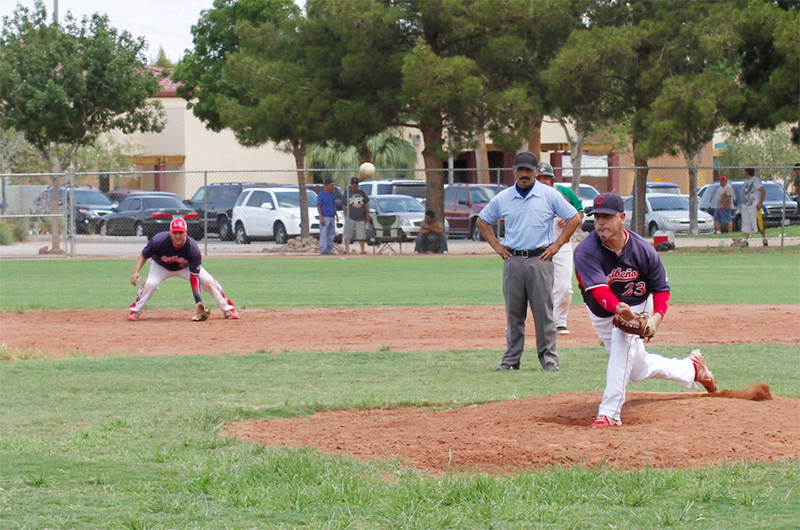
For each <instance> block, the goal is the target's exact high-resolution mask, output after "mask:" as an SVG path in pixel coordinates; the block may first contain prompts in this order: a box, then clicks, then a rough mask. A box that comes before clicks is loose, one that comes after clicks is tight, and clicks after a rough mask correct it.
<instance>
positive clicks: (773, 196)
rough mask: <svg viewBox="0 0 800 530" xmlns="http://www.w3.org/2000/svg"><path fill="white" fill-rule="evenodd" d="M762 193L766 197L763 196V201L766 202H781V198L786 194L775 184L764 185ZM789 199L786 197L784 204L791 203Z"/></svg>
mask: <svg viewBox="0 0 800 530" xmlns="http://www.w3.org/2000/svg"><path fill="white" fill-rule="evenodd" d="M764 191H765V192H766V195H765V196H764V200H766V201H778V202H781V201H783V197H784V196H785V195H786V192H785V191H784V190H783V188H781V187H780V186H778V185H777V184H764ZM791 200H792V199H791V197H786V202H789V201H791Z"/></svg>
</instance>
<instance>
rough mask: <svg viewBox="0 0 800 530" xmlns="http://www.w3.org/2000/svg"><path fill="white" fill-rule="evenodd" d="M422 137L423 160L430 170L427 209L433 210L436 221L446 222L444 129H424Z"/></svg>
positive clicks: (427, 179)
mask: <svg viewBox="0 0 800 530" xmlns="http://www.w3.org/2000/svg"><path fill="white" fill-rule="evenodd" d="M422 137H423V138H424V139H425V149H424V150H423V151H422V158H423V160H425V169H426V170H428V171H426V172H425V180H426V182H427V186H426V194H425V209H426V210H433V212H434V213H435V214H436V219H438V220H440V221H442V222H444V171H443V170H442V168H443V167H444V164H443V160H442V157H441V156H440V155H439V153H440V152H441V151H442V146H443V141H442V129H441V128H436V127H434V128H430V129H422ZM431 170H434V171H431Z"/></svg>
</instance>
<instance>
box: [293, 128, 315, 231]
mask: <svg viewBox="0 0 800 530" xmlns="http://www.w3.org/2000/svg"><path fill="white" fill-rule="evenodd" d="M292 154H293V155H294V163H295V164H296V165H297V187H298V188H299V189H300V237H301V238H307V237H309V236H310V235H311V230H310V229H309V223H308V193H306V171H305V169H306V147H305V145H303V142H301V141H293V142H292ZM314 206H316V205H314Z"/></svg>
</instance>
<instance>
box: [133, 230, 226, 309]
mask: <svg viewBox="0 0 800 530" xmlns="http://www.w3.org/2000/svg"><path fill="white" fill-rule="evenodd" d="M150 258H152V260H151V261H150V272H149V273H148V275H147V280H145V282H144V283H143V284H142V286H141V287H140V288H139V294H138V295H137V297H136V301H135V302H134V303H133V304H131V307H130V311H129V312H128V317H127V318H128V320H131V321H136V320H139V317H140V316H141V315H142V312H143V311H144V308H145V306H146V305H147V302H148V300H150V297H151V296H153V293H155V292H156V291H157V290H158V286H159V285H161V282H163V281H164V280H166V279H167V278H171V277H173V276H177V277H179V278H183V279H184V280H189V282H190V283H191V284H192V293H193V294H194V300H195V303H196V309H197V314H196V315H195V316H194V318H192V320H195V321H203V320H206V319H207V318H208V315H209V314H210V311H209V310H208V309H207V308H206V306H205V305H204V304H203V300H202V298H201V297H200V289H203V290H204V291H206V292H207V293H211V296H212V297H214V301H216V302H217V305H218V306H219V308H220V309H221V310H222V312H223V314H224V315H225V318H230V319H233V320H237V319H238V318H239V313H237V312H236V308H235V307H234V306H233V302H231V301H230V300H228V297H227V296H225V292H224V291H223V290H222V286H221V285H220V284H219V282H218V281H217V280H215V279H214V277H213V276H211V275H210V274H209V273H208V272H207V271H206V270H205V269H204V268H203V267H202V266H201V262H202V256H201V254H200V247H198V246H197V241H195V240H194V239H193V238H191V237H189V235H188V234H187V229H186V221H184V220H183V219H180V218H178V219H173V220H172V222H171V223H170V225H169V232H159V233H158V234H156V235H154V236H153V238H152V239H151V240H150V241H149V242H148V243H147V245H146V246H145V247H144V249H143V250H142V253H141V254H139V256H138V257H137V258H136V265H134V267H133V275H132V276H131V283H132V284H133V285H134V287H135V286H136V284H137V283H139V279H140V277H139V271H141V270H142V267H144V264H145V263H147V260H148V259H150Z"/></svg>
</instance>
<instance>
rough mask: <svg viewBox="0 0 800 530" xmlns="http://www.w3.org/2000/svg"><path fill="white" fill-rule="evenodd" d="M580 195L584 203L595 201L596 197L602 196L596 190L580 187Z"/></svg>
mask: <svg viewBox="0 0 800 530" xmlns="http://www.w3.org/2000/svg"><path fill="white" fill-rule="evenodd" d="M579 194H580V197H581V200H582V201H593V200H594V198H595V197H597V196H598V195H600V193H599V192H598V191H597V190H596V189H594V188H589V187H586V186H581V187H580V192H579Z"/></svg>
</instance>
